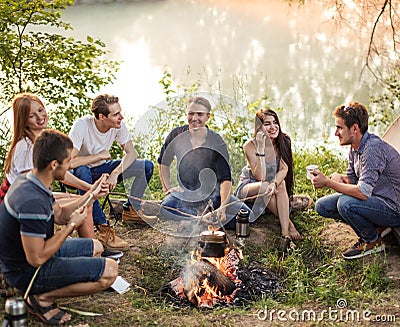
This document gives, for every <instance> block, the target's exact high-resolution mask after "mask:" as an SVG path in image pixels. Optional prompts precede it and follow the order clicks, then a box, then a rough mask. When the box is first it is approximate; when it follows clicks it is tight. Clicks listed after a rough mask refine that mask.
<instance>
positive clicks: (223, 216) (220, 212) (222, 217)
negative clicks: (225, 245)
mask: <svg viewBox="0 0 400 327" xmlns="http://www.w3.org/2000/svg"><path fill="white" fill-rule="evenodd" d="M217 218H218V219H217V221H220V222H221V223H222V225H223V224H224V223H225V222H226V211H225V209H222V210H218V211H217Z"/></svg>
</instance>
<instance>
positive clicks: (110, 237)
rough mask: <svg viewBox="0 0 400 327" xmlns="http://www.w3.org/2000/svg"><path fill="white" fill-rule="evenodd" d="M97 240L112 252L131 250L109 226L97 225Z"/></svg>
mask: <svg viewBox="0 0 400 327" xmlns="http://www.w3.org/2000/svg"><path fill="white" fill-rule="evenodd" d="M96 227H97V239H98V240H99V241H100V242H101V243H102V244H103V246H104V248H106V249H108V250H110V251H126V250H129V243H128V242H126V241H124V240H123V239H121V238H120V237H118V236H117V235H116V234H115V230H114V229H113V228H111V226H109V225H97V226H96Z"/></svg>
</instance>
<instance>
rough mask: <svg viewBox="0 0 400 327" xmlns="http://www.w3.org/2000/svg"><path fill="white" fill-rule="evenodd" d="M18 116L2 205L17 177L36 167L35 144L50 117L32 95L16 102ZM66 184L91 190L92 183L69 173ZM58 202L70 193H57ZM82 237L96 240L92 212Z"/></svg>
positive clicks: (0, 198) (20, 96)
mask: <svg viewBox="0 0 400 327" xmlns="http://www.w3.org/2000/svg"><path fill="white" fill-rule="evenodd" d="M12 109H13V116H14V124H13V139H12V141H11V145H10V149H9V151H8V154H7V158H6V160H5V163H4V173H5V178H4V180H3V183H2V184H1V190H0V203H1V202H2V201H3V199H4V197H5V195H6V193H7V190H8V188H9V187H10V185H11V184H12V183H14V181H15V180H16V179H17V177H18V176H19V175H21V174H23V173H26V172H28V171H30V170H31V169H32V168H33V158H32V151H33V143H34V142H35V139H36V137H37V136H39V135H40V133H41V132H42V131H43V130H44V129H45V128H46V127H47V123H48V116H47V112H46V109H45V107H44V105H43V102H42V101H41V100H40V99H39V98H38V97H37V96H36V95H34V94H32V93H19V94H17V95H16V96H15V97H14V99H13V101H12ZM65 182H66V184H69V185H72V186H77V187H80V188H84V189H89V188H90V187H91V185H90V184H88V183H86V182H84V181H81V180H79V179H78V178H76V177H75V176H73V175H72V174H70V173H67V174H66V179H65ZM54 196H55V198H56V199H57V201H60V202H65V201H69V199H70V197H71V195H69V194H68V193H57V194H54ZM78 233H79V236H80V237H89V238H94V226H93V218H92V215H91V210H88V217H87V218H86V219H85V222H84V223H83V224H82V225H81V226H80V227H79V229H78Z"/></svg>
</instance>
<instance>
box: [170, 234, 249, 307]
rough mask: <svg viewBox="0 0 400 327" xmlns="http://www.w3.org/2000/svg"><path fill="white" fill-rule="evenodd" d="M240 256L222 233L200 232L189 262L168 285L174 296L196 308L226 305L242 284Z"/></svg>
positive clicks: (239, 251) (239, 252) (238, 251)
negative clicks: (239, 273) (238, 273)
mask: <svg viewBox="0 0 400 327" xmlns="http://www.w3.org/2000/svg"><path fill="white" fill-rule="evenodd" d="M242 259H243V256H242V252H241V250H239V249H237V248H236V247H235V246H234V245H233V244H227V239H226V235H225V233H224V232H222V231H212V230H211V231H205V232H202V233H201V234H200V239H199V241H198V248H197V250H196V251H194V253H192V257H191V262H190V264H189V265H188V266H187V267H186V268H185V269H184V270H183V271H182V273H181V276H179V277H178V278H176V279H175V280H173V281H172V282H171V287H172V289H173V290H174V292H175V294H176V295H178V296H180V297H181V298H182V299H187V300H188V301H189V302H190V303H191V304H193V305H195V306H198V307H209V308H211V307H213V306H215V305H216V304H220V303H226V304H229V303H230V302H231V301H232V300H233V298H234V296H235V293H236V291H237V290H238V289H239V287H240V285H241V280H240V279H238V277H237V270H238V267H239V262H240V260H242Z"/></svg>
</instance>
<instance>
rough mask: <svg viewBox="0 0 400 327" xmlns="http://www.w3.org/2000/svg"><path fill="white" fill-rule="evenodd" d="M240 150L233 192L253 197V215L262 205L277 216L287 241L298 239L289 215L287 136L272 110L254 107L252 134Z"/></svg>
mask: <svg viewBox="0 0 400 327" xmlns="http://www.w3.org/2000/svg"><path fill="white" fill-rule="evenodd" d="M243 150H244V153H245V155H246V159H247V166H245V167H244V168H243V170H242V174H241V176H240V181H239V185H238V188H237V189H236V191H235V194H236V195H237V196H238V197H239V198H240V199H245V198H248V197H250V198H256V199H255V201H254V205H253V213H254V216H255V217H256V218H258V217H259V216H260V215H261V214H262V213H263V212H264V210H265V208H268V209H269V210H270V211H271V212H272V213H273V214H274V215H275V216H277V217H279V222H280V225H281V231H282V237H283V238H284V239H285V240H287V242H289V241H290V240H297V239H300V238H301V236H300V234H299V232H298V231H297V229H296V227H295V226H294V224H293V223H292V221H291V220H290V218H289V198H290V196H291V195H292V193H293V181H294V174H293V156H292V147H291V140H290V137H289V136H288V135H287V134H285V133H283V132H282V129H281V125H280V122H279V118H278V115H277V114H276V112H275V111H273V110H271V109H269V108H264V109H261V110H259V111H257V113H256V117H255V126H254V137H253V138H252V139H251V140H249V141H247V142H246V143H245V144H244V146H243ZM287 242H286V243H287Z"/></svg>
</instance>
